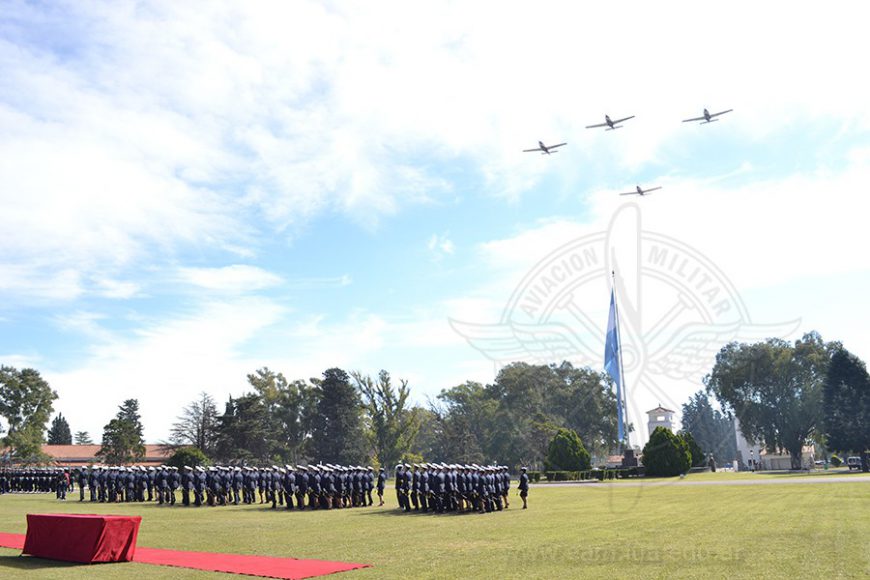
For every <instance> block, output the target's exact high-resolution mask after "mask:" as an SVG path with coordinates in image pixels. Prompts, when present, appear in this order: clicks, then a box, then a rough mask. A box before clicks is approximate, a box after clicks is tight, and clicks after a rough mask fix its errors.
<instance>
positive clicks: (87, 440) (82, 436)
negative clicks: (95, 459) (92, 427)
mask: <svg viewBox="0 0 870 580" xmlns="http://www.w3.org/2000/svg"><path fill="white" fill-rule="evenodd" d="M75 442H76V445H93V444H94V441H93V439H91V434H90V433H88V432H87V431H76V435H75Z"/></svg>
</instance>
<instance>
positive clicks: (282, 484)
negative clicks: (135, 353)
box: [76, 464, 384, 509]
mask: <svg viewBox="0 0 870 580" xmlns="http://www.w3.org/2000/svg"><path fill="white" fill-rule="evenodd" d="M382 471H383V470H382ZM76 479H77V480H78V481H79V488H80V497H79V501H84V500H85V492H84V489H85V487H87V488H88V490H89V493H90V501H92V502H97V501H98V502H107V503H112V502H121V501H128V502H129V501H140V502H141V501H152V500H154V501H157V502H158V503H160V504H164V503H165V504H169V505H175V502H176V491H177V490H179V489H180V490H181V504H182V505H185V506H189V505H193V506H197V507H199V506H202V505H208V506H216V505H231V504H232V505H239V504H240V503H244V504H254V503H257V500H258V498H259V503H261V504H263V503H266V504H268V503H271V504H272V508H277V507H278V506H282V507H284V508H286V509H293V508H294V507H295V508H296V509H302V508H305V507H309V508H312V509H314V508H324V509H331V508H340V507H361V506H365V505H372V504H373V499H372V490H373V489H374V486H375V477H374V472H373V469H372V468H371V467H361V466H340V465H332V464H328V465H309V466H304V465H299V466H296V467H295V468H294V467H293V466H291V465H285V466H284V467H279V466H277V465H273V466H271V467H265V468H257V467H228V466H212V467H208V468H204V467H196V468H192V467H189V466H185V467H184V468H183V469H181V470H179V469H178V468H176V467H168V466H160V467H157V468H155V467H149V468H147V469H146V468H145V467H104V466H96V467H93V468H90V469H82V470H79V471H78V472H77V474H76ZM383 479H384V477H383V476H382V477H380V478H379V480H383ZM378 485H379V487H378V489H379V493H380V494H381V495H382V494H383V484H381V483H379V484H378Z"/></svg>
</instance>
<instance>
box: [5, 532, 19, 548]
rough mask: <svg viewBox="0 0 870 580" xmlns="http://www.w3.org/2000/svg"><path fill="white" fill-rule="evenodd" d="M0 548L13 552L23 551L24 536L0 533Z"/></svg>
mask: <svg viewBox="0 0 870 580" xmlns="http://www.w3.org/2000/svg"><path fill="white" fill-rule="evenodd" d="M0 547H2V548H12V549H13V550H23V549H24V534H4V533H3V532H0Z"/></svg>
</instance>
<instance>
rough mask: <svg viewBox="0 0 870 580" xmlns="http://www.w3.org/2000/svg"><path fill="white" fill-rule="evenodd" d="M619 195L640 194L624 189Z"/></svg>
mask: <svg viewBox="0 0 870 580" xmlns="http://www.w3.org/2000/svg"><path fill="white" fill-rule="evenodd" d="M619 195H640V194H639V193H638V192H636V191H626V192H625V193H620V194H619Z"/></svg>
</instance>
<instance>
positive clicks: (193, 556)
mask: <svg viewBox="0 0 870 580" xmlns="http://www.w3.org/2000/svg"><path fill="white" fill-rule="evenodd" d="M0 546H2V547H4V548H13V549H17V550H20V549H22V548H23V547H24V534H4V533H2V532H0ZM133 561H134V562H139V563H142V564H159V565H161V566H176V567H178V568H192V569H194V570H207V571H210V572H229V573H231V574H246V575H249V576H264V577H266V578H281V579H282V580H294V579H296V578H313V577H315V576H324V575H326V574H334V573H335V572H346V571H348V570H355V569H357V568H368V564H348V563H346V562H326V561H323V560H296V559H294V558H273V557H270V556H244V555H239V554H216V553H212V552H182V551H179V550H161V549H159V548H142V547H137V548H136V556H135V557H134V558H133Z"/></svg>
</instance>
